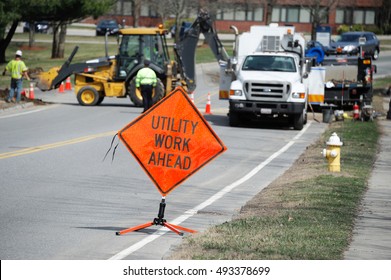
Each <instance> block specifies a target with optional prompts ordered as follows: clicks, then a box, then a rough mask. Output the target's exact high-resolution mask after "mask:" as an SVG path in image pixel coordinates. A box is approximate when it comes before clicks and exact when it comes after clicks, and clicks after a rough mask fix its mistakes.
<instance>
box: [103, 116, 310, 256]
mask: <svg viewBox="0 0 391 280" xmlns="http://www.w3.org/2000/svg"><path fill="white" fill-rule="evenodd" d="M311 124H312V121H309V122H308V123H307V125H306V126H305V127H304V128H303V129H302V130H301V131H300V132H299V133H298V134H297V135H296V136H295V137H294V138H293V139H292V140H291V141H289V142H288V143H287V144H286V145H285V146H284V147H282V148H281V149H280V150H278V151H277V152H275V153H274V154H272V155H271V156H270V157H268V158H267V159H266V160H265V161H263V162H261V163H260V164H259V165H258V166H256V167H255V168H254V169H253V170H251V171H250V172H249V173H247V174H246V175H245V176H243V177H242V178H240V179H239V180H237V181H235V182H233V183H232V184H230V185H228V186H226V187H224V188H223V189H222V190H221V191H219V192H217V193H216V194H214V195H213V196H211V197H210V198H209V199H207V200H205V201H204V202H202V203H201V204H199V205H197V206H196V207H194V208H193V209H190V210H187V211H186V212H185V214H183V215H181V216H179V217H178V218H176V219H174V220H173V221H171V222H170V223H172V224H176V225H179V224H180V223H182V222H184V221H186V220H187V219H189V218H191V217H193V216H194V215H195V214H197V212H198V211H200V210H202V209H204V208H205V207H207V206H209V205H211V204H212V203H214V202H216V201H217V200H218V199H220V198H222V197H223V196H224V195H226V194H227V193H229V192H231V191H232V190H233V189H235V188H236V187H238V186H240V185H241V184H243V183H244V182H246V181H248V180H249V179H250V178H252V177H253V176H254V175H256V174H257V173H258V172H259V171H261V170H262V169H263V168H264V167H265V166H267V165H268V164H269V163H270V162H271V161H272V160H273V159H275V158H277V157H278V156H280V155H281V154H282V153H284V152H285V151H287V150H288V149H289V148H290V147H291V146H292V145H293V144H294V143H295V141H297V140H298V139H299V138H300V137H301V136H302V135H303V134H304V133H305V132H306V131H307V129H308V128H309V127H310V125H311ZM167 231H168V229H167V228H165V227H162V228H160V229H158V230H157V231H156V232H155V233H154V234H152V235H149V236H148V237H145V238H144V239H142V240H140V241H139V242H137V243H136V244H134V245H132V246H130V247H128V248H126V249H124V250H122V251H121V252H119V253H117V254H116V255H114V256H112V257H111V258H110V259H109V260H122V259H124V258H126V257H127V256H129V255H131V254H132V253H134V252H136V251H138V250H139V249H141V248H143V247H144V246H145V245H147V244H148V243H150V242H152V241H154V240H155V239H157V238H159V237H160V236H162V235H163V234H165V233H166V232H167Z"/></svg>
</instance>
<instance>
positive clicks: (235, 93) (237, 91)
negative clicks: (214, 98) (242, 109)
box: [229, 89, 242, 96]
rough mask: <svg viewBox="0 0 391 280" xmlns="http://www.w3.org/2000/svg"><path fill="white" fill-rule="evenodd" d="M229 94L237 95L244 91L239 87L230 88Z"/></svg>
mask: <svg viewBox="0 0 391 280" xmlns="http://www.w3.org/2000/svg"><path fill="white" fill-rule="evenodd" d="M229 95H235V96H241V95H242V91H241V90H240V89H237V90H232V89H231V90H230V91H229Z"/></svg>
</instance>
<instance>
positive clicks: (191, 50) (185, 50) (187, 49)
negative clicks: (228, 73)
mask: <svg viewBox="0 0 391 280" xmlns="http://www.w3.org/2000/svg"><path fill="white" fill-rule="evenodd" d="M201 33H202V34H203V35H204V37H205V41H206V42H207V43H208V45H209V47H210V48H211V50H212V52H213V54H214V56H215V58H216V60H217V61H224V62H228V60H229V56H228V54H227V52H226V50H225V48H224V46H223V44H222V43H221V41H220V39H219V37H218V36H217V32H216V30H215V28H214V24H213V21H212V19H211V18H210V15H209V13H208V12H206V11H204V10H201V11H200V13H199V14H198V16H197V19H196V20H195V21H194V22H193V24H192V25H191V27H190V28H189V29H188V30H187V31H186V32H185V34H184V36H183V37H182V38H181V39H180V40H179V42H178V43H177V44H176V45H175V47H174V52H175V56H176V60H177V63H178V65H179V72H180V74H181V76H182V79H184V80H185V82H186V85H187V88H188V90H189V92H192V91H194V89H195V87H196V81H195V78H196V77H195V65H196V63H195V54H196V48H197V44H198V40H199V37H200V34H201Z"/></svg>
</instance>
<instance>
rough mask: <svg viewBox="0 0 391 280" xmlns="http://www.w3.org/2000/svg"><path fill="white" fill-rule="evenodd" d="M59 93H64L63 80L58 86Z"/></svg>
mask: <svg viewBox="0 0 391 280" xmlns="http://www.w3.org/2000/svg"><path fill="white" fill-rule="evenodd" d="M58 92H59V93H64V82H61V85H60V87H59V88H58Z"/></svg>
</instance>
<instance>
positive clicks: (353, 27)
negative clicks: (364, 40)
mask: <svg viewBox="0 0 391 280" xmlns="http://www.w3.org/2000/svg"><path fill="white" fill-rule="evenodd" d="M348 31H370V32H373V33H376V34H383V32H382V31H381V29H380V28H379V27H377V26H376V25H362V24H354V25H346V24H343V25H340V26H338V27H337V33H338V34H341V33H344V32H348Z"/></svg>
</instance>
